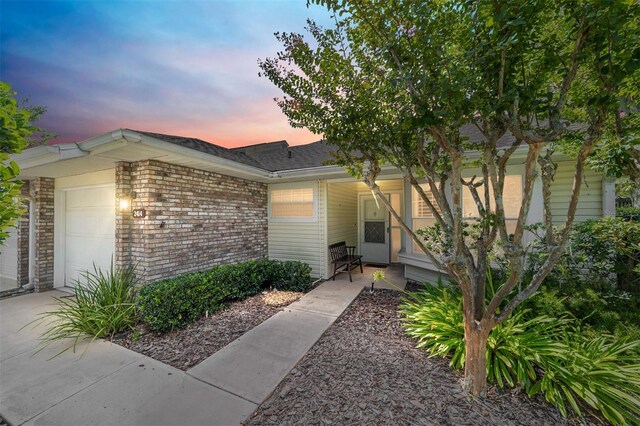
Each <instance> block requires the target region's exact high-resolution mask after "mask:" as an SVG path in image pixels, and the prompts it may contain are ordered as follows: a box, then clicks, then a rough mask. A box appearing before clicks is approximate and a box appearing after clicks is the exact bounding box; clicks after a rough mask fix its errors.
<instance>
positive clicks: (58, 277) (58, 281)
mask: <svg viewBox="0 0 640 426" xmlns="http://www.w3.org/2000/svg"><path fill="white" fill-rule="evenodd" d="M66 191H67V190H66V189H57V190H55V191H54V193H53V197H54V199H53V230H54V232H53V247H54V248H53V253H54V256H53V287H54V288H61V287H64V286H65V272H64V271H65V262H66V261H67V259H66V256H65V250H66V249H65V238H64V236H65V234H66V221H65V218H66V204H67V203H66V197H67V192H66Z"/></svg>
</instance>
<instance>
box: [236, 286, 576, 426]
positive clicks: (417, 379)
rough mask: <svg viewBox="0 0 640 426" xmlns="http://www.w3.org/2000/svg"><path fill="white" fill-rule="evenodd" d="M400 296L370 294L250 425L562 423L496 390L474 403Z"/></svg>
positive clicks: (543, 408)
mask: <svg viewBox="0 0 640 426" xmlns="http://www.w3.org/2000/svg"><path fill="white" fill-rule="evenodd" d="M399 303H400V294H399V293H397V292H393V291H390V290H376V291H374V292H373V293H371V292H370V291H368V290H365V291H363V292H362V293H361V295H360V296H359V297H358V298H357V299H356V300H355V301H354V303H353V304H352V305H351V306H350V307H349V308H348V309H347V310H346V311H345V313H344V314H343V315H342V316H341V317H340V318H339V319H338V321H336V323H335V324H334V325H333V326H332V327H330V328H329V330H327V332H326V333H325V335H324V336H323V337H322V338H321V339H320V340H319V341H318V343H317V344H316V345H315V346H314V347H313V348H312V349H311V350H310V351H309V352H308V353H307V355H306V356H305V358H303V360H302V361H301V362H300V363H299V364H298V365H297V366H296V368H294V369H293V370H292V371H291V373H290V374H289V375H288V376H287V377H286V378H285V379H284V380H283V381H282V382H281V383H280V386H279V387H278V388H277V389H276V390H275V391H274V393H273V394H272V395H271V397H270V398H269V399H268V400H267V401H265V402H264V403H263V404H262V405H261V406H260V407H259V408H258V410H257V411H256V413H254V415H253V417H252V418H251V419H249V420H248V421H247V422H246V424H249V425H276V424H277V425H282V424H305V425H307V424H308V425H325V424H341V425H364V424H366V425H369V424H388V425H504V424H506V425H557V424H570V423H571V422H568V421H567V420H565V419H564V418H563V417H562V416H561V415H560V413H559V412H558V411H557V410H556V409H555V408H553V407H552V406H551V405H549V404H547V403H546V402H544V400H541V399H530V398H528V397H527V396H526V395H525V394H523V393H518V392H515V391H512V390H502V389H499V388H490V389H489V390H488V395H487V398H485V399H475V400H474V399H472V398H470V397H469V396H468V394H466V393H465V392H464V391H463V390H462V388H461V386H460V375H459V374H458V373H456V372H453V371H452V370H451V369H450V368H449V366H448V361H447V360H445V359H441V358H429V357H428V356H427V354H426V353H425V352H424V351H423V350H420V349H416V348H415V342H414V341H412V340H411V339H410V338H408V337H407V336H405V335H404V333H403V332H402V327H401V323H400V321H399V318H398V314H397V306H398V304H399Z"/></svg>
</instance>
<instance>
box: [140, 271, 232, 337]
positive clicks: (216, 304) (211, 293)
mask: <svg viewBox="0 0 640 426" xmlns="http://www.w3.org/2000/svg"><path fill="white" fill-rule="evenodd" d="M218 274H220V276H221V275H222V273H221V272H218V271H217V270H213V271H212V273H211V272H210V273H206V272H203V273H195V274H188V275H182V276H179V277H176V278H171V279H168V280H163V281H159V282H156V283H154V284H149V285H146V286H144V287H142V289H141V290H140V295H139V297H138V305H139V307H140V313H141V315H142V320H143V321H144V322H146V323H147V324H148V325H149V327H151V328H152V329H154V330H158V331H166V330H170V329H171V328H174V327H184V326H185V325H187V324H190V323H192V322H194V321H196V320H197V319H199V318H200V317H201V316H202V315H204V313H205V312H214V311H216V310H218V309H219V308H220V307H222V305H223V302H224V300H225V299H226V298H227V297H229V296H230V295H231V294H232V291H231V289H230V287H229V286H227V285H226V284H225V282H224V281H220V280H219V279H218Z"/></svg>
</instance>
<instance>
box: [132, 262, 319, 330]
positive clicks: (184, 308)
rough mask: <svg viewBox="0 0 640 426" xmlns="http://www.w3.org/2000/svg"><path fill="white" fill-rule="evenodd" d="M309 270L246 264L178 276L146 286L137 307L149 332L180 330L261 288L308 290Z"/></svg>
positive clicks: (292, 264) (300, 265)
mask: <svg viewBox="0 0 640 426" xmlns="http://www.w3.org/2000/svg"><path fill="white" fill-rule="evenodd" d="M310 274H311V267H310V266H309V265H307V264H305V263H302V262H297V261H286V262H281V261H277V260H249V261H246V262H241V263H237V264H232V265H220V266H216V267H214V268H212V269H210V270H207V271H202V272H197V273H192V274H186V275H181V276H179V277H175V278H170V279H166V280H162V281H158V282H156V283H153V284H149V285H146V286H144V287H142V289H141V290H140V294H139V296H138V305H139V307H140V312H141V315H142V320H143V321H144V322H146V323H147V324H148V325H149V326H150V327H151V328H152V329H154V330H157V331H166V330H170V329H172V328H174V327H184V326H185V325H187V324H190V323H192V322H194V321H196V320H198V319H199V318H200V317H202V315H204V314H205V312H209V313H211V312H215V311H217V310H218V309H220V308H221V307H222V306H224V303H225V302H228V301H232V300H240V299H244V298H246V297H248V296H251V295H254V294H256V293H258V292H259V291H260V290H261V289H263V288H269V287H273V288H277V289H278V290H288V291H303V292H306V291H308V290H309V289H310V288H311V275H310Z"/></svg>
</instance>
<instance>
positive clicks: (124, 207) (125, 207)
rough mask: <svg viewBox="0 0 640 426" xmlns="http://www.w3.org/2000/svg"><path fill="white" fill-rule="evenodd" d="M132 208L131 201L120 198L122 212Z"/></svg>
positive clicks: (126, 198)
mask: <svg viewBox="0 0 640 426" xmlns="http://www.w3.org/2000/svg"><path fill="white" fill-rule="evenodd" d="M129 207H131V201H129V198H128V197H122V198H120V211H127V210H129Z"/></svg>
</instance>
